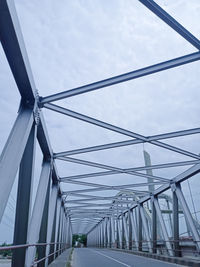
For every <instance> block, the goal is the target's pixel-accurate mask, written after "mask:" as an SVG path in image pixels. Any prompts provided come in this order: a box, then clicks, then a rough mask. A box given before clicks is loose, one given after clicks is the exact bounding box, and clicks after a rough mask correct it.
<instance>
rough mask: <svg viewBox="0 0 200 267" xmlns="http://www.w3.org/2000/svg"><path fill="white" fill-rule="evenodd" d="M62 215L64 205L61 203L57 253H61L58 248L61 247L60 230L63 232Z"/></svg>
mask: <svg viewBox="0 0 200 267" xmlns="http://www.w3.org/2000/svg"><path fill="white" fill-rule="evenodd" d="M63 216H64V205H63V203H62V205H61V210H60V222H59V243H60V244H59V247H58V249H59V254H61V251H60V249H61V248H62V244H61V242H62V232H63Z"/></svg>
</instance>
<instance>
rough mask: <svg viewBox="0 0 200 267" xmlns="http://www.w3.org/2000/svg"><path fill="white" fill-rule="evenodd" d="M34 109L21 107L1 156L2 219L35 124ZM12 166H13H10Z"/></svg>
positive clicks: (0, 194) (0, 207)
mask: <svg viewBox="0 0 200 267" xmlns="http://www.w3.org/2000/svg"><path fill="white" fill-rule="evenodd" d="M33 120H34V119H33V111H32V110H31V109H24V108H21V109H20V111H19V114H18V117H17V119H16V121H15V124H14V126H13V128H12V131H11V133H10V135H9V137H8V140H7V142H6V144H5V147H4V149H3V152H2V154H1V158H0V177H1V179H0V221H1V218H2V216H3V213H4V210H5V207H6V204H7V201H8V198H9V195H10V192H11V189H12V185H13V183H14V179H15V176H16V173H17V170H18V167H19V164H20V161H21V159H22V155H23V152H24V149H25V146H26V143H27V141H28V137H29V134H30V132H31V128H32V125H33ZM10 166H12V168H10Z"/></svg>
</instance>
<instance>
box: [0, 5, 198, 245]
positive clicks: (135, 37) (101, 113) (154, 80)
mask: <svg viewBox="0 0 200 267" xmlns="http://www.w3.org/2000/svg"><path fill="white" fill-rule="evenodd" d="M15 3H16V8H17V13H18V16H19V21H20V24H21V28H22V32H23V36H24V40H25V44H26V48H27V52H28V55H29V60H30V64H31V67H32V71H33V75H34V78H35V83H36V86H37V89H38V91H39V94H40V95H41V96H47V95H50V94H53V93H57V92H60V91H64V90H68V89H71V88H74V87H77V86H80V85H84V84H87V83H91V82H95V81H98V80H101V79H105V78H109V77H111V76H114V75H118V74H122V73H125V72H129V71H132V70H135V69H138V68H142V67H145V66H148V65H152V64H155V63H159V62H161V61H165V60H169V59H172V58H175V57H179V56H182V55H186V54H189V53H193V52H196V49H195V48H194V47H193V46H192V45H190V44H189V43H188V42H186V41H185V40H184V39H183V38H182V37H180V36H179V35H178V34H177V33H176V32H174V31H173V30H172V29H170V28H169V27H168V26H167V25H166V24H165V23H163V22H162V21H161V20H160V19H159V18H157V17H156V16H155V15H154V14H152V13H151V12H150V11H149V10H148V9H147V8H146V7H144V6H143V5H142V4H141V3H140V2H139V1H138V0H109V1H103V0H101V1H100V0H71V1H66V0H59V1H55V0H54V1H53V0H43V1H41V0H33V1H26V0H15ZM157 3H159V4H161V5H162V7H163V8H164V9H165V10H167V11H168V12H169V13H170V14H171V15H173V16H174V17H175V18H176V19H177V20H178V21H179V22H180V23H182V25H183V26H185V27H186V28H187V29H188V30H190V31H191V32H192V33H193V34H194V35H195V36H196V37H197V38H199V37H200V23H199V15H200V1H199V0H190V1H187V0H176V1H172V0H165V1H163V0H162V1H161V0H159V1H157ZM0 58H1V64H0V81H1V82H0V88H1V98H0V105H1V110H0V119H1V131H0V149H3V146H4V144H5V142H6V139H7V137H8V134H9V132H10V130H11V127H12V125H13V122H14V120H15V118H16V115H17V109H18V106H19V101H20V96H19V93H18V91H17V88H16V85H15V82H14V80H13V78H12V75H11V72H10V69H9V66H8V63H7V61H6V58H5V55H4V53H3V50H2V47H0ZM199 76H200V62H195V63H192V64H188V65H185V66H182V67H178V68H176V69H173V70H168V71H164V72H161V73H157V74H153V75H151V76H147V77H144V78H141V79H137V80H133V81H129V82H126V83H122V84H120V85H114V86H111V87H108V88H104V89H100V90H97V91H94V92H91V93H87V94H84V95H79V96H76V97H72V98H67V99H66V100H62V101H58V102H57V103H56V104H60V105H62V106H64V107H66V108H68V109H72V110H74V111H77V112H80V113H83V114H85V115H88V116H91V117H94V118H97V119H100V120H103V121H105V122H108V123H111V124H114V125H118V126H120V127H122V128H125V129H128V130H131V131H133V132H136V133H139V134H142V135H146V136H148V135H154V134H158V133H164V132H171V131H177V130H183V129H189V128H196V127H199V112H200V105H199V98H200V90H199V84H200V82H199ZM44 115H45V119H46V123H47V128H48V132H49V136H50V140H51V144H52V147H53V151H54V152H61V151H65V150H71V149H76V148H82V147H86V146H93V145H98V144H104V143H109V142H116V141H122V140H128V139H130V138H127V137H126V136H122V135H120V134H117V133H113V132H109V131H108V130H105V129H101V128H98V127H96V126H93V125H88V124H87V123H84V122H80V121H78V120H76V119H72V118H68V117H67V116H64V115H61V114H56V113H54V112H52V111H48V110H44ZM199 141H200V139H199V135H195V136H188V137H184V138H176V139H174V140H166V141H165V142H166V143H169V144H172V145H176V146H177V147H182V148H183V149H186V150H189V151H191V152H193V153H197V154H198V153H200V142H199ZM143 149H145V150H147V151H148V152H149V153H150V154H151V159H152V163H153V164H159V163H167V162H173V161H182V160H188V159H190V158H188V157H186V156H182V155H180V154H177V153H174V152H170V151H167V150H165V149H161V148H158V147H155V146H153V145H147V144H145V146H144V147H143V145H142V144H139V145H134V146H129V147H123V148H118V149H114V150H110V151H101V152H94V153H89V154H81V155H77V158H79V159H84V160H90V161H93V162H98V163H102V164H108V165H111V166H115V167H117V166H118V167H121V168H129V167H137V166H142V165H143V164H144V159H143ZM37 153H38V156H39V160H37V162H36V171H35V185H34V192H35V191H36V187H37V181H38V177H39V172H40V165H41V158H42V157H41V153H40V151H39V148H38V152H37ZM56 163H57V166H58V171H59V175H60V176H61V177H62V176H69V175H75V174H82V173H90V172H96V171H101V170H100V169H96V168H91V167H84V166H77V165H75V164H72V163H66V162H61V161H57V162H56ZM186 168H187V167H184V168H171V169H169V170H166V169H163V170H156V171H155V172H154V174H155V175H157V176H163V177H166V178H173V177H174V176H175V175H177V174H179V173H180V172H182V171H183V170H185V169H186ZM84 181H92V182H95V183H100V184H109V185H117V184H126V183H134V182H139V181H143V182H144V181H145V179H141V178H137V177H134V176H129V175H115V176H114V175H112V176H107V177H105V178H103V177H97V178H96V179H95V180H94V179H84ZM192 183H193V184H192V189H193V192H194V197H195V198H196V201H197V200H198V197H199V195H198V186H199V182H198V179H197V178H194V179H193V181H192ZM62 188H63V190H73V189H79V188H80V189H82V188H86V187H83V186H74V185H69V184H65V185H63V187H62ZM143 189H145V188H143ZM184 190H185V194H186V197H187V196H188V189H187V187H186V186H185V187H184ZM109 193H110V194H112V195H113V194H114V193H116V192H114V191H113V192H109ZM97 194H102V192H101V193H100V192H99V193H96V195H97ZM107 194H108V193H107ZM15 196H16V184H15V186H14V187H13V192H12V198H13V200H12V198H10V200H9V201H10V205H11V207H10V208H9V207H7V209H6V212H5V214H6V215H5V216H4V217H5V218H4V220H3V222H2V224H1V225H0V233H1V236H0V242H3V241H4V240H7V241H9V242H10V241H11V239H12V230H11V229H12V223H11V221H14V212H13V210H14V204H15ZM6 216H7V217H8V218H7V219H6ZM8 225H9V226H8Z"/></svg>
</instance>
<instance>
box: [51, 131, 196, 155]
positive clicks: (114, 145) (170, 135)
mask: <svg viewBox="0 0 200 267" xmlns="http://www.w3.org/2000/svg"><path fill="white" fill-rule="evenodd" d="M198 133H200V128H194V129H188V130H182V131H176V132H170V133H164V134H158V135H153V136H147V137H146V138H147V139H148V141H149V142H150V141H158V140H163V139H169V138H176V137H181V136H187V135H193V134H198ZM140 143H143V141H142V140H138V139H133V140H126V141H121V142H115V143H109V144H104V145H98V146H92V147H85V148H80V149H75V150H70V151H64V152H59V153H54V157H55V158H57V157H64V156H71V155H77V154H82V153H88V152H94V151H101V150H106V149H112V148H117V147H122V146H130V145H134V144H140Z"/></svg>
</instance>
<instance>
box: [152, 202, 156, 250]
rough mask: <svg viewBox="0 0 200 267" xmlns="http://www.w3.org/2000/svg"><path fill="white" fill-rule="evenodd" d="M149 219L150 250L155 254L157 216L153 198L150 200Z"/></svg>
mask: <svg viewBox="0 0 200 267" xmlns="http://www.w3.org/2000/svg"><path fill="white" fill-rule="evenodd" d="M151 217H152V249H153V251H152V252H153V253H157V248H156V247H157V216H156V209H155V206H154V197H152V198H151Z"/></svg>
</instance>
